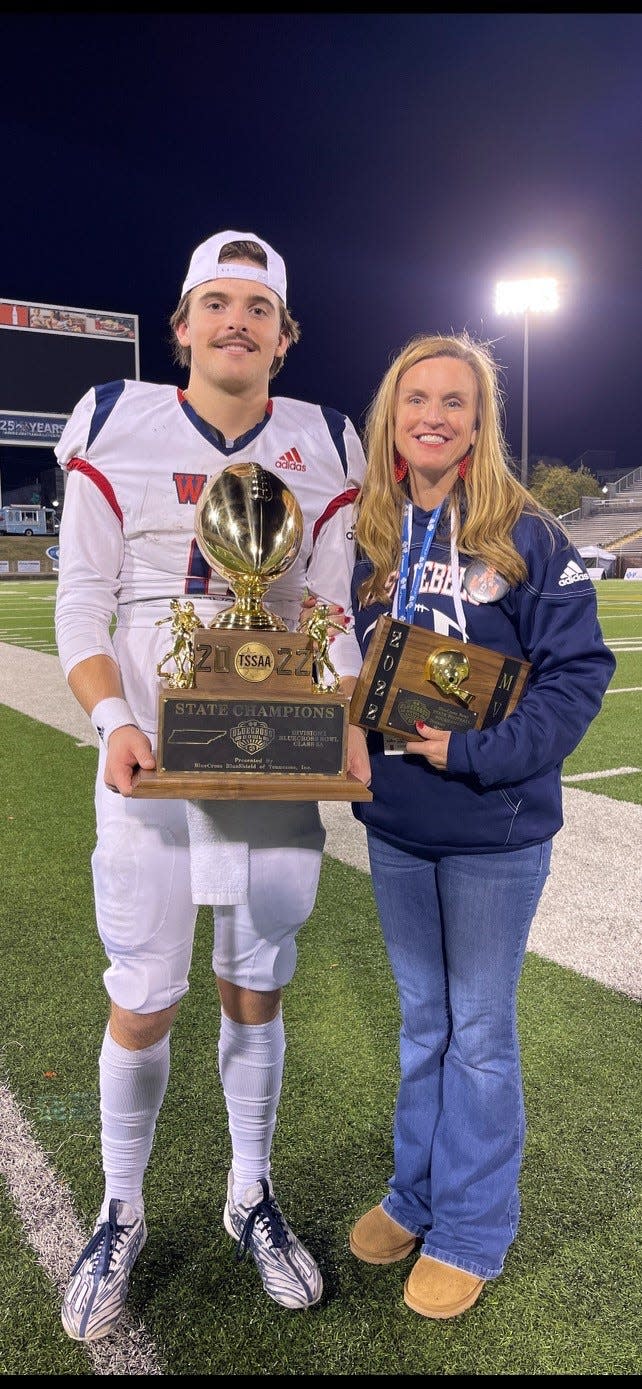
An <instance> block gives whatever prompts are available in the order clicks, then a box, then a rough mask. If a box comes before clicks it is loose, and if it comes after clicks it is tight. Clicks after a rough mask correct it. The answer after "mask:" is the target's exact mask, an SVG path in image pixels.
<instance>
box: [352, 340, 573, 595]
mask: <svg viewBox="0 0 642 1389" xmlns="http://www.w3.org/2000/svg"><path fill="white" fill-rule="evenodd" d="M430 357H454V358H456V359H457V360H458V361H460V362H465V363H466V364H467V366H469V367H470V369H471V371H472V373H473V375H474V377H475V381H476V385H477V419H476V429H477V438H476V440H475V444H474V446H473V450H472V454H471V457H470V462H469V465H468V468H467V471H466V475H465V478H461V477H458V478H457V481H456V483H455V486H454V488H453V489H452V491H451V492H450V494H449V497H448V499H447V504H446V511H447V514H448V515H450V514H451V513H452V512H454V515H455V532H456V537H457V545H458V549H459V550H460V551H461V552H462V553H463V554H465V555H467V556H468V557H472V556H475V558H477V557H479V558H480V559H483V560H485V561H486V562H487V563H488V564H490V565H492V567H493V568H494V569H497V570H498V571H499V573H500V574H503V575H504V577H505V578H506V579H508V581H509V583H510V584H511V585H514V584H517V583H520V582H522V581H523V580H524V579H525V578H526V577H527V568H526V564H525V562H524V560H523V558H522V556H521V555H520V554H519V552H518V551H517V549H516V548H515V545H514V544H513V541H512V538H511V533H512V530H513V527H514V525H515V522H516V521H517V520H518V518H519V517H520V516H521V514H522V512H524V511H527V512H529V513H531V514H534V515H538V516H541V517H542V519H543V521H544V523H545V525H547V527H548V528H549V530H551V531H552V529H553V527H554V526H557V524H558V523H557V522H556V520H555V518H554V517H553V516H552V515H551V514H550V513H548V512H546V511H545V510H544V509H543V508H542V507H540V506H539V505H538V504H537V502H536V501H535V499H534V498H533V497H532V496H531V494H530V492H528V491H527V490H526V488H525V487H523V486H522V484H521V483H520V482H518V480H517V478H516V477H515V476H514V474H513V472H512V466H513V465H512V460H511V458H510V455H509V452H508V447H507V445H506V442H505V440H504V435H503V430H502V420H503V400H502V395H501V390H500V386H499V376H498V369H497V366H496V363H495V361H494V358H493V356H492V354H491V350H490V346H489V344H487V343H478V342H474V341H473V339H472V338H470V337H469V336H468V334H467V333H460V334H456V335H453V336H452V337H446V336H442V335H441V334H431V335H421V336H418V337H415V338H412V339H411V340H410V342H408V343H407V344H406V346H405V347H404V348H402V350H401V352H400V353H399V354H398V356H397V357H395V359H394V361H393V362H392V364H391V366H390V367H389V368H388V370H387V372H386V374H385V376H384V377H383V380H382V381H381V384H380V385H379V388H378V390H377V392H376V395H375V396H374V398H373V400H372V402H371V404H370V407H369V409H368V412H367V415H366V422H365V429H364V448H365V453H366V458H367V460H368V462H367V468H366V474H365V478H364V482H363V485H362V487H361V491H360V493H359V497H358V501H357V521H356V528H355V535H356V541H357V546H358V548H359V550H360V551H361V553H362V554H363V555H365V556H366V558H368V559H369V560H370V562H371V564H372V568H373V572H372V574H371V575H370V576H369V577H368V578H367V579H366V580H365V581H364V583H363V584H362V585H361V588H360V590H359V599H360V601H361V602H363V603H365V602H372V601H385V600H386V598H387V597H388V596H389V583H390V576H391V575H392V574H393V573H395V571H397V570H398V568H399V562H400V557H401V533H402V518H403V510H404V505H405V503H406V501H407V500H408V496H409V492H408V487H407V481H406V483H401V484H400V483H398V482H397V481H396V480H395V474H394V462H395V420H396V411H397V398H398V390H399V383H400V381H401V378H402V377H403V376H404V375H405V373H406V372H407V371H409V370H410V368H411V367H414V366H416V365H417V363H418V362H421V361H424V360H426V359H427V358H430ZM558 529H560V530H562V527H558Z"/></svg>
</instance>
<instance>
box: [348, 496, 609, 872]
mask: <svg viewBox="0 0 642 1389" xmlns="http://www.w3.org/2000/svg"><path fill="white" fill-rule="evenodd" d="M430 516H431V513H430V512H426V511H422V510H420V509H419V508H418V507H415V508H414V510H413V529H412V540H411V547H410V574H409V584H408V587H409V589H410V585H411V583H412V575H413V572H414V568H415V565H416V564H417V562H418V559H419V555H420V552H421V543H422V540H423V537H424V533H425V530H426V526H427V524H428V522H429V520H430ZM513 540H514V543H515V545H516V548H517V549H518V551H519V552H520V554H521V555H522V556H523V557H524V559H525V561H526V565H527V569H528V578H527V579H526V581H525V582H524V583H521V584H518V585H517V586H516V587H515V588H511V589H509V591H508V593H507V594H506V595H505V597H503V598H501V599H500V600H499V601H498V602H494V603H484V604H482V603H477V602H475V601H474V600H473V599H471V598H469V597H468V596H467V594H466V592H465V590H463V589H462V594H461V596H462V601H463V606H464V612H465V617H466V625H467V639H468V641H470V642H472V643H474V644H475V645H477V646H486V647H490V648H492V650H494V651H498V652H501V653H503V654H504V655H506V656H515V657H517V658H518V659H520V660H526V661H530V662H531V663H532V670H531V672H530V675H529V678H528V683H527V686H526V690H525V693H524V694H523V695H522V698H521V700H520V702H519V704H518V705H517V708H516V709H515V710H514V711H513V713H512V714H510V715H509V716H508V718H505V719H504V720H503V721H502V722H501V723H499V724H496V725H495V726H494V727H491V728H487V729H485V730H482V729H469V730H468V731H467V732H453V733H451V735H450V742H449V746H448V766H447V771H445V772H440V771H436V770H435V769H434V768H433V767H431V766H430V764H429V763H428V762H427V761H426V759H425V758H424V757H415V756H409V755H408V754H407V753H404V754H403V755H402V756H400V755H398V754H396V755H390V754H386V753H385V752H384V750H383V738H382V735H381V734H379V733H376V732H373V731H369V732H368V748H369V752H370V759H371V765H372V784H371V790H372V792H373V800H372V801H371V802H369V801H355V802H353V803H352V809H353V814H354V815H355V817H356V818H357V820H360V821H362V823H363V824H364V825H367V826H368V828H369V829H372V830H373V831H375V832H376V833H377V834H378V835H379V836H380V837H381V838H383V839H386V840H388V842H389V843H391V844H394V845H396V846H397V848H400V849H405V850H407V851H408V852H409V853H413V854H417V855H419V856H420V857H422V858H433V857H438V856H439V855H441V854H446V853H471V854H483V853H492V852H497V851H502V850H506V849H518V848H523V847H525V846H526V845H529V844H538V843H541V842H542V840H545V839H549V838H550V837H551V836H552V835H554V834H555V833H556V832H557V831H558V830H559V829H560V828H561V826H562V823H563V816H562V786H561V771H562V763H563V761H564V758H565V757H568V755H569V753H571V752H572V751H573V749H574V748H576V747H577V745H578V743H579V742H580V741H581V739H582V738H583V736H584V734H585V733H586V730H587V728H588V727H589V724H590V723H591V722H592V720H593V719H594V718H595V715H596V714H597V713H598V712H599V709H600V707H601V704H602V697H603V695H604V692H605V690H606V688H607V685H608V684H609V681H610V679H611V677H612V675H613V671H614V670H615V657H614V655H613V653H612V651H610V649H609V648H608V647H607V646H606V645H605V643H604V640H603V637H602V633H601V630H600V626H599V623H598V620H597V599H596V594H595V589H594V586H593V582H592V580H591V579H590V578H589V576H588V574H587V573H586V570H585V567H584V562H583V560H582V559H581V557H580V555H579V554H578V552H577V550H576V549H575V548H574V547H573V546H572V545H570V544H569V542H568V541H567V540H566V538H565V537H564V536H563V535H561V534H560V535H558V534H557V533H556V534H555V535H554V536H553V538H552V537H551V534H550V531H549V530H548V529H547V527H546V526H545V525H544V523H543V521H542V520H541V519H540V518H539V517H533V516H528V515H522V517H521V518H520V520H519V521H518V522H517V525H516V527H515V530H514V532H513ZM460 563H461V568H462V573H463V571H464V569H465V565H466V557H465V556H461V558H460ZM370 568H371V566H370V564H369V562H368V561H366V560H359V561H358V562H357V564H356V566H355V571H354V575H353V587H352V597H353V605H352V606H353V612H354V615H355V628H356V635H357V639H358V641H359V646H360V648H361V653H362V655H365V652H366V650H367V647H368V642H369V640H370V637H371V636H372V632H373V629H374V626H375V623H376V621H377V618H378V617H380V616H381V614H382V613H389V612H390V611H391V607H390V605H388V606H386V605H385V604H381V603H379V604H372V605H370V606H368V607H366V608H361V607H360V606H359V603H358V599H357V589H358V588H359V586H360V584H361V582H362V580H363V579H364V578H365V577H366V576H367V574H368V573H369V572H370ZM413 620H414V622H415V624H416V625H418V626H421V627H427V628H428V629H429V630H430V631H435V630H437V631H440V632H446V631H448V632H449V633H451V634H452V635H454V636H457V637H459V638H460V639H461V637H462V635H463V634H462V632H461V629H460V626H459V624H458V622H457V615H456V611H455V605H454V602H453V597H452V576H451V565H450V537H449V535H448V533H447V530H444V527H443V518H442V524H441V525H440V527H439V530H438V532H437V534H436V535H435V537H434V539H433V542H432V545H431V548H430V552H429V555H428V561H427V564H426V568H425V572H424V576H423V580H422V584H421V587H420V590H419V593H418V596H417V605H416V609H415V614H414V619H413ZM446 623H447V625H445V624H446ZM395 745H396V747H397V748H403V741H401V742H399V741H398V740H396V743H395Z"/></svg>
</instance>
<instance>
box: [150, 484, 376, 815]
mask: <svg viewBox="0 0 642 1389" xmlns="http://www.w3.org/2000/svg"><path fill="white" fill-rule="evenodd" d="M303 530H304V523H303V516H302V512H301V508H300V506H299V503H298V501H297V499H296V497H295V496H294V493H293V492H291V491H290V489H289V488H288V487H287V486H286V484H285V483H284V482H282V480H281V479H280V478H279V477H277V476H276V475H275V474H274V473H271V472H268V471H266V469H264V468H262V467H261V466H260V465H259V464H258V463H232V464H230V465H229V466H228V467H227V468H224V469H223V471H222V472H221V473H220V474H219V475H218V476H217V477H215V478H213V479H212V480H211V481H210V482H209V483H208V484H207V486H206V487H205V488H204V490H203V492H202V493H201V496H200V498H199V501H198V503H197V506H196V512H195V517H194V532H195V536H196V540H197V543H198V546H199V549H200V550H201V552H202V554H203V556H204V558H205V559H206V560H207V562H208V563H209V564H210V566H211V567H212V569H214V570H216V572H217V573H218V574H219V575H221V577H222V578H224V579H225V580H226V581H227V583H228V584H229V587H230V589H231V591H232V593H233V594H234V597H235V601H234V602H233V603H232V604H231V605H230V606H229V607H227V608H225V609H224V610H223V611H222V612H219V613H217V614H216V616H215V617H214V618H213V620H212V622H211V623H209V625H208V626H207V627H203V626H201V625H198V624H197V622H196V621H195V618H194V609H193V605H192V604H191V603H190V602H186V603H181V602H180V600H177V599H173V600H172V603H171V607H172V615H171V617H170V618H163V619H161V622H168V621H171V623H172V625H171V629H170V630H171V633H172V635H173V636H174V639H175V640H174V646H173V647H172V649H171V650H170V651H169V652H168V653H167V655H166V656H165V657H163V660H162V661H160V662H159V663H158V667H157V674H158V675H159V678H161V677H164V678H163V679H162V683H161V685H160V688H159V696H158V698H159V714H158V750H157V754H156V762H157V771H156V772H140V773H139V778H138V783H137V786H136V789H135V792H134V794H135V795H139V796H166V797H177V798H181V799H186V800H189V799H198V800H219V799H222V800H231V799H234V800H371V799H372V793H371V792H370V791H369V790H368V788H367V787H366V786H364V784H363V783H362V782H360V781H358V780H357V778H356V777H353V776H352V775H350V774H349V773H348V772H347V767H346V763H347V740H348V727H349V722H350V699H349V697H348V696H345V695H341V694H338V693H337V689H338V685H339V677H338V675H337V672H336V671H335V669H334V666H333V665H332V662H331V660H330V655H329V641H330V638H329V629H330V628H331V627H337V629H339V624H337V623H334V622H333V621H332V618H331V615H330V613H329V610H328V605H327V604H325V605H324V604H319V605H317V607H316V608H315V609H314V612H313V614H312V616H311V617H310V618H309V620H307V621H305V622H304V624H303V627H302V629H301V630H299V631H296V632H292V631H290V630H289V629H288V626H287V624H286V623H285V622H284V621H283V619H282V618H281V617H279V616H278V615H277V614H276V613H274V612H271V611H270V610H269V608H267V607H266V606H265V603H264V601H263V600H264V597H265V595H266V593H267V592H268V589H269V588H270V585H271V584H272V583H273V582H274V581H275V580H276V579H277V578H279V577H280V576H281V575H282V574H285V573H286V572H287V570H288V569H290V567H291V566H292V565H293V564H294V562H295V560H296V558H297V556H298V553H299V550H300V548H301V542H302V539H303ZM186 643H188V652H187V656H186V651H185V646H186ZM170 657H171V658H173V660H174V666H175V669H174V672H173V673H170V674H169V675H168V674H167V670H166V667H167V664H168V661H169V659H170ZM328 675H329V677H330V678H329V680H328V679H327V677H328Z"/></svg>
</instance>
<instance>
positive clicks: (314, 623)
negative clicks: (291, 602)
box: [299, 603, 345, 690]
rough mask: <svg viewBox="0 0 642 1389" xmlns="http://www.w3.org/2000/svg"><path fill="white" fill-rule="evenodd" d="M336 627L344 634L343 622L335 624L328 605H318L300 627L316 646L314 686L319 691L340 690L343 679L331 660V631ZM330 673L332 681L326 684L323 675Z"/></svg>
mask: <svg viewBox="0 0 642 1389" xmlns="http://www.w3.org/2000/svg"><path fill="white" fill-rule="evenodd" d="M331 627H334V628H335V630H336V631H337V632H343V631H344V630H345V629H344V625H343V623H342V622H334V621H333V619H332V618H331V617H330V606H329V604H328V603H317V605H316V607H315V608H314V609H313V610H312V613H311V614H310V617H309V618H308V619H307V622H303V623H302V624H301V626H300V627H299V631H300V632H307V634H308V636H309V637H310V640H311V641H312V642H313V644H314V677H313V679H314V685H315V688H316V689H317V690H338V688H339V684H340V681H341V677H340V675H339V673H338V671H337V670H336V669H335V667H334V665H333V664H332V661H331V660H330V641H331V637H330V636H329V630H330V628H331ZM325 671H329V672H330V674H331V676H332V680H331V681H330V683H329V684H327V685H326V684H325V682H324V680H323V675H324V672H325Z"/></svg>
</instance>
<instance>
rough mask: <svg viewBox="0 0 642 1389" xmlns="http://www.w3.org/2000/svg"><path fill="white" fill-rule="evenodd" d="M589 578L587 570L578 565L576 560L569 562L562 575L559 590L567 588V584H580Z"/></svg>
mask: <svg viewBox="0 0 642 1389" xmlns="http://www.w3.org/2000/svg"><path fill="white" fill-rule="evenodd" d="M586 578H588V575H587V573H586V570H585V569H582V566H581V565H579V564H577V563H576V561H575V560H574V559H571V560H569V562H568V564H567V566H566V569H565V570H564V572H563V574H560V577H559V581H558V588H565V587H566V585H567V584H579V582H580V580H581V579H586Z"/></svg>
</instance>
